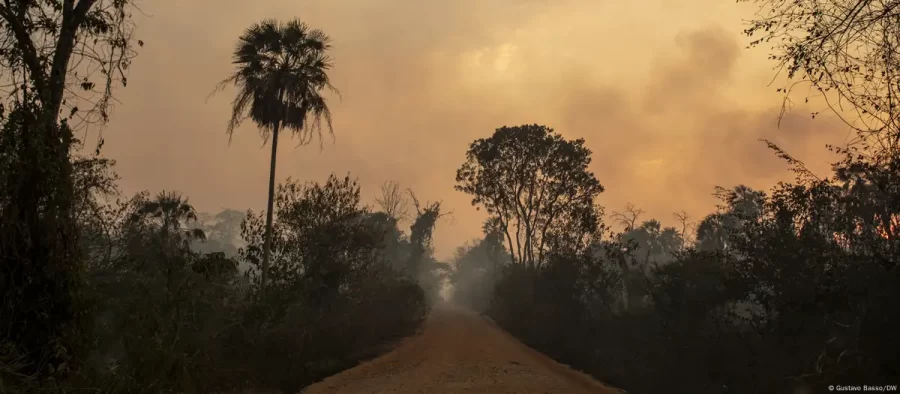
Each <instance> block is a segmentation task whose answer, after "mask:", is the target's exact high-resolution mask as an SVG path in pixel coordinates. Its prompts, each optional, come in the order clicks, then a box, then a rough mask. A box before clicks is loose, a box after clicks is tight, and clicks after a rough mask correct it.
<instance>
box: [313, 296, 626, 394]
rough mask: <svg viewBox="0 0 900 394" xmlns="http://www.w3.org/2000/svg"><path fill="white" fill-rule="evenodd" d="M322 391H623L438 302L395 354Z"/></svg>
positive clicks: (335, 379)
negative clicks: (572, 368) (422, 323)
mask: <svg viewBox="0 0 900 394" xmlns="http://www.w3.org/2000/svg"><path fill="white" fill-rule="evenodd" d="M318 393H429V394H430V393H517V394H518V393H524V394H531V393H572V394H576V393H609V394H612V393H617V391H616V390H613V389H610V388H607V387H605V386H603V385H601V384H600V383H598V382H596V381H594V380H593V379H591V378H590V377H588V376H587V375H584V374H582V373H579V372H577V371H574V370H571V369H569V368H568V367H566V366H564V365H561V364H559V363H556V362H555V361H553V360H551V359H549V358H547V357H546V356H544V355H542V354H540V353H538V352H537V351H535V350H533V349H531V348H528V347H527V346H525V345H523V344H522V343H521V342H519V341H518V340H516V339H515V338H513V337H512V336H511V335H509V334H508V333H506V332H504V331H502V330H501V329H499V328H498V327H497V326H496V325H494V324H493V323H491V322H490V321H488V320H486V319H484V318H482V317H480V316H478V315H477V314H474V313H472V312H469V311H466V310H463V309H460V308H458V307H454V306H451V305H447V304H443V305H439V306H436V307H435V308H434V309H433V310H432V313H431V316H429V318H428V320H427V321H426V323H425V326H424V328H423V330H422V332H421V333H420V334H418V335H415V336H413V337H411V338H408V339H406V340H405V341H404V342H402V343H401V344H400V345H399V346H398V347H397V348H396V349H394V350H393V351H392V352H390V353H388V354H385V355H383V356H381V357H379V358H377V359H375V360H372V361H370V362H367V363H364V364H361V365H359V366H357V367H356V368H352V369H350V370H347V371H344V372H342V373H340V374H338V375H335V376H332V377H330V378H328V379H325V380H324V381H323V382H320V383H317V384H315V385H313V386H311V387H309V388H308V389H307V390H306V391H304V394H318Z"/></svg>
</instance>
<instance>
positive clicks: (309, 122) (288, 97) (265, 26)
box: [217, 19, 337, 291]
mask: <svg viewBox="0 0 900 394" xmlns="http://www.w3.org/2000/svg"><path fill="white" fill-rule="evenodd" d="M329 41H330V39H329V38H328V36H327V35H326V34H325V33H324V32H322V31H321V30H318V29H313V30H311V29H310V28H309V27H308V26H307V25H306V24H305V23H303V22H300V21H299V20H296V19H294V20H291V21H288V22H285V23H280V22H278V21H275V20H270V19H267V20H264V21H262V22H260V23H257V24H254V25H252V26H250V28H248V29H247V31H245V32H244V34H243V35H241V37H240V39H238V43H237V47H236V48H235V50H234V60H233V61H232V63H233V64H234V65H235V71H234V73H233V74H232V75H231V76H229V77H228V78H226V79H225V80H223V81H222V82H220V83H219V86H218V88H217V91H218V90H221V89H223V88H224V87H226V86H229V85H234V86H235V87H237V89H238V92H237V95H236V96H235V98H234V101H232V104H231V121H230V122H229V123H228V131H227V132H228V136H229V142H230V141H231V136H232V135H233V133H234V129H235V128H236V127H237V126H238V125H240V124H241V123H242V122H243V121H244V120H246V119H247V118H250V119H251V120H252V121H253V122H254V123H256V125H257V126H258V127H259V130H260V136H261V137H262V138H263V141H264V142H265V141H268V139H269V137H271V138H272V158H271V163H270V166H269V198H268V205H267V209H266V239H265V245H264V247H263V263H262V278H261V279H262V280H261V282H260V291H264V290H265V288H266V277H267V275H268V270H269V251H270V249H271V246H272V210H273V209H272V205H273V200H274V197H275V159H276V154H277V151H278V133H279V131H281V130H282V129H289V130H291V132H292V134H293V135H295V136H298V137H299V138H300V145H305V144H307V143H309V142H310V141H311V140H312V139H313V137H315V136H318V137H319V140H320V143H321V137H322V120H323V119H324V121H325V125H326V127H327V130H328V132H329V133H330V134H331V135H334V130H333V129H332V127H331V112H330V111H329V109H328V105H327V104H326V100H325V98H324V97H323V92H324V91H331V92H334V93H337V89H335V88H334V87H333V86H332V85H331V82H330V81H329V78H328V73H327V72H328V70H330V69H331V58H330V57H329V56H328V55H327V53H326V52H327V51H328V49H329V48H330V47H331V46H330V45H329Z"/></svg>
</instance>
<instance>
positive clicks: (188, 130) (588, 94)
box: [104, 0, 846, 257]
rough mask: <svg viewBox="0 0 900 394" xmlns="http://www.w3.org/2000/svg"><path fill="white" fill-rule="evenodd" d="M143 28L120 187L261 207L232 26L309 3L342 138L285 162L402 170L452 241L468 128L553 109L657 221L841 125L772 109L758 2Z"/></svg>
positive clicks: (395, 4) (780, 168)
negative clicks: (232, 125)
mask: <svg viewBox="0 0 900 394" xmlns="http://www.w3.org/2000/svg"><path fill="white" fill-rule="evenodd" d="M142 9H143V11H144V14H145V15H144V16H140V17H138V20H137V22H138V26H139V28H138V29H139V30H138V34H139V38H141V39H142V40H144V41H145V42H146V45H145V46H144V48H143V49H142V50H141V52H140V55H139V57H138V58H137V60H136V61H135V63H134V65H133V66H132V68H131V71H130V75H129V84H128V87H127V88H125V89H122V90H120V91H119V93H118V98H119V100H120V101H121V103H120V104H118V105H117V106H116V108H115V111H114V112H113V120H112V122H111V123H110V124H109V125H108V127H106V129H105V130H104V137H105V139H106V144H105V146H104V154H105V155H106V156H108V157H111V158H114V159H116V160H117V161H118V167H117V169H118V172H119V174H120V175H121V177H122V181H121V185H122V188H123V190H124V191H125V192H126V193H129V194H130V193H133V192H136V191H139V190H144V189H146V190H149V191H151V192H157V191H159V190H162V189H167V190H179V191H181V192H183V193H184V194H186V195H187V196H189V197H190V200H191V202H192V203H194V205H195V207H197V209H198V210H201V211H217V210H218V209H220V207H230V208H237V209H246V208H253V209H260V208H263V207H264V206H265V198H266V184H267V179H268V178H267V177H268V159H269V150H268V149H267V148H263V147H262V146H261V140H260V139H259V137H258V134H257V131H256V129H255V126H254V125H253V124H251V123H248V124H246V125H244V126H243V127H242V128H241V129H240V130H238V131H237V132H236V134H235V137H234V140H233V142H232V144H231V145H230V146H229V145H228V137H227V136H226V134H225V126H226V122H227V120H228V116H229V112H228V110H229V102H230V99H231V94H232V93H233V92H232V91H230V90H226V91H225V92H224V93H221V94H219V95H218V96H215V97H214V98H212V99H210V100H208V101H207V100H206V99H207V96H208V94H209V93H210V92H211V91H212V90H213V88H214V87H215V85H216V83H217V82H218V81H219V80H221V79H222V78H224V77H225V76H227V75H228V73H229V72H230V70H231V64H230V55H231V50H232V48H233V45H234V42H235V40H236V38H237V37H238V36H239V35H240V34H241V33H242V31H243V30H244V29H245V28H246V27H247V26H249V25H250V24H252V23H254V22H257V21H259V20H261V19H263V18H267V17H275V18H283V19H286V18H291V17H299V18H301V19H302V20H304V21H306V22H308V23H309V24H310V25H311V26H313V27H316V28H321V29H323V30H325V31H326V32H327V33H329V34H330V35H331V36H332V38H333V44H334V50H333V57H334V59H335V63H336V67H335V69H334V71H333V73H332V80H333V82H334V84H335V85H336V86H337V87H338V88H339V89H340V90H341V93H342V95H343V99H342V100H337V99H334V100H333V101H332V102H331V106H332V111H333V114H334V119H335V121H334V127H335V134H336V138H335V142H334V143H333V144H332V143H331V140H330V139H329V140H327V141H326V144H325V146H324V149H323V150H321V151H320V150H319V148H318V144H317V143H314V144H313V145H312V146H307V147H299V148H297V147H295V145H296V144H295V143H294V144H292V143H284V144H282V146H281V147H280V148H281V149H280V150H279V157H278V179H279V180H283V179H285V178H287V177H288V176H292V177H294V178H298V179H302V180H317V181H321V180H324V179H325V178H326V177H327V175H328V174H329V173H331V172H335V173H337V174H339V175H343V174H345V173H347V172H350V173H351V174H353V175H355V176H357V177H359V180H360V183H361V184H362V187H363V193H364V195H365V197H366V198H367V199H368V200H369V201H371V199H372V197H373V196H374V194H375V193H376V191H377V188H378V185H380V184H381V183H382V182H383V181H385V180H388V179H392V180H396V181H398V182H400V183H401V185H403V186H405V187H411V188H413V189H414V190H415V191H416V193H417V195H418V196H419V198H420V199H422V200H442V201H444V206H445V207H446V208H447V209H450V210H452V211H453V215H452V217H451V218H449V219H446V220H445V221H443V222H441V223H439V225H438V229H437V231H436V233H435V246H436V251H437V253H438V255H439V256H440V257H446V256H448V255H450V254H451V253H452V252H453V250H454V248H455V247H456V246H457V245H459V244H461V243H463V242H465V241H467V240H469V239H471V238H473V237H476V236H478V234H479V230H480V227H481V226H480V225H481V221H482V220H483V217H482V216H481V213H480V212H477V211H475V209H474V208H472V207H471V206H470V205H469V198H468V197H467V196H465V195H463V194H461V193H459V192H456V191H454V190H453V185H454V175H455V170H456V168H458V166H459V165H460V164H461V163H462V161H463V160H464V154H465V150H466V148H467V145H468V144H469V143H470V142H471V141H472V140H473V139H475V138H480V137H485V136H489V135H490V134H491V133H492V132H493V130H494V129H495V128H497V127H500V126H503V125H516V124H524V123H542V124H547V125H549V126H551V127H554V128H556V129H557V131H559V132H561V133H562V134H563V135H565V136H567V137H570V138H575V137H583V138H585V139H586V140H587V145H588V146H589V147H590V148H591V149H592V150H593V151H594V164H593V168H592V169H593V170H594V171H595V172H596V174H597V177H598V178H599V179H600V181H601V182H602V183H603V185H604V186H605V187H606V189H607V192H606V193H604V194H603V196H602V199H601V202H602V204H603V205H605V206H606V207H607V209H608V210H613V209H620V208H621V207H623V206H624V205H625V204H626V203H627V202H633V203H635V204H636V205H638V206H639V207H641V208H643V209H644V210H646V211H647V214H648V217H647V218H649V217H650V216H651V215H652V216H654V217H657V218H659V219H661V220H662V221H663V222H664V223H666V222H669V223H671V222H672V220H671V219H672V213H673V212H675V211H680V210H686V211H687V212H689V213H691V214H692V215H693V216H694V217H695V218H699V217H701V216H702V215H703V214H705V213H707V212H709V211H710V210H712V209H713V205H714V204H715V199H714V198H713V197H712V196H711V192H712V191H713V187H714V186H716V185H722V186H731V185H734V184H737V183H745V184H748V185H751V186H756V187H765V188H768V187H769V186H771V185H772V184H774V182H775V181H777V180H779V179H787V178H788V177H789V174H788V173H787V172H786V171H785V166H784V165H783V164H782V163H781V162H780V161H779V160H778V159H776V158H775V157H774V156H773V155H772V154H771V153H770V152H769V151H767V150H766V149H765V147H764V146H763V145H762V144H761V143H759V142H757V141H756V140H757V139H758V138H761V137H765V138H770V139H773V140H775V141H778V142H780V143H782V144H783V145H784V147H786V148H787V149H788V150H789V152H791V153H792V154H795V155H796V156H797V157H799V158H801V159H805V160H807V161H808V162H809V163H808V164H810V167H811V168H814V169H818V170H820V171H824V170H826V169H827V168H828V167H827V163H828V160H829V157H828V156H827V155H826V153H827V152H826V151H825V150H824V144H825V143H826V142H840V141H842V139H843V137H844V135H845V133H846V127H843V126H839V125H837V124H836V122H835V121H834V120H833V119H829V118H827V117H826V118H817V119H816V120H814V121H813V120H810V119H809V116H808V112H809V111H808V110H806V109H802V108H795V110H794V111H793V112H792V113H791V116H789V117H788V119H786V122H785V123H783V124H782V126H781V128H780V129H777V128H776V122H777V114H778V108H779V106H780V104H781V101H780V98H779V96H778V94H777V93H775V91H774V90H775V87H774V86H770V87H767V86H766V85H767V84H768V83H769V81H770V80H771V78H772V76H773V71H772V67H773V64H771V63H768V62H767V60H766V57H767V52H766V51H764V50H745V49H744V46H745V44H746V42H747V39H746V38H745V37H743V36H742V35H740V31H741V29H742V27H743V25H742V22H741V20H742V18H749V17H750V16H752V11H753V6H752V5H747V4H745V3H741V4H736V3H734V2H733V1H723V0H679V1H675V0H645V1H634V2H621V1H610V0H453V1H437V0H257V1H253V2H249V1H238V0H190V1H186V0H154V1H147V2H145V4H143V5H142Z"/></svg>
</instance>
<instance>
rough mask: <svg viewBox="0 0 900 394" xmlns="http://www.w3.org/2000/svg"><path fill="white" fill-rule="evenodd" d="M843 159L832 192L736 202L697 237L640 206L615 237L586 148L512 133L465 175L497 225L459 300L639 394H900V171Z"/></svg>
mask: <svg viewBox="0 0 900 394" xmlns="http://www.w3.org/2000/svg"><path fill="white" fill-rule="evenodd" d="M844 153H845V154H846V157H845V160H844V161H842V162H839V163H837V164H836V165H835V173H834V176H833V177H832V178H829V179H807V178H804V177H801V178H798V180H797V181H796V182H794V183H782V184H779V185H777V186H776V187H774V188H773V189H772V190H771V192H770V193H768V194H767V193H764V192H762V191H757V190H752V189H750V188H747V187H745V186H738V187H735V188H733V189H720V190H719V195H720V196H721V198H722V204H721V207H720V209H719V211H718V212H716V213H713V214H711V215H709V216H707V217H705V218H703V219H702V220H701V221H700V223H699V224H698V225H697V226H696V237H693V238H692V237H690V234H691V232H692V231H688V230H686V229H688V228H691V227H692V226H691V225H690V224H688V223H686V224H685V226H683V227H682V228H681V229H676V228H673V227H662V226H661V225H660V222H658V221H656V220H652V219H650V220H643V221H642V219H641V217H640V214H641V211H640V210H639V209H637V208H635V207H633V206H630V207H628V209H627V210H625V211H624V212H614V213H612V214H610V215H606V216H607V217H608V218H610V219H612V220H615V221H618V222H620V223H621V224H623V225H624V227H625V229H624V231H621V232H612V231H609V229H608V227H606V226H605V225H604V224H603V222H602V218H603V216H602V215H601V212H602V210H601V208H600V207H598V206H597V205H596V204H595V197H596V195H597V194H599V193H600V192H601V191H602V190H603V189H602V187H600V185H599V183H598V182H597V179H596V178H595V177H594V175H593V174H592V173H591V172H589V171H588V170H587V165H588V163H589V162H590V151H588V150H587V149H586V148H584V147H583V141H582V140H575V141H570V140H565V139H563V138H562V137H560V136H559V135H558V134H556V133H554V132H553V131H552V130H550V129H548V128H545V127H543V126H536V125H532V126H522V127H513V128H501V129H498V130H497V132H496V133H495V134H494V135H493V136H492V137H490V138H487V139H482V140H478V141H476V142H475V143H473V144H472V146H471V149H470V150H469V155H468V158H469V159H468V161H467V162H466V163H465V164H464V165H463V166H462V167H461V168H460V170H459V176H458V178H457V179H458V181H459V189H461V190H463V191H465V192H467V193H470V194H472V195H473V197H474V202H475V203H476V204H478V205H480V206H483V207H484V208H485V209H486V210H487V212H488V213H489V214H490V215H491V219H490V220H489V222H488V224H487V225H486V226H485V230H486V232H485V237H484V239H482V240H480V241H478V242H477V243H475V244H473V245H470V246H468V247H464V248H461V249H460V250H459V252H458V255H457V259H456V266H457V270H456V272H455V273H454V277H453V280H454V284H455V286H454V290H455V291H454V298H455V299H456V300H458V301H460V302H462V303H465V304H467V305H469V306H471V307H473V308H476V309H478V310H481V311H483V312H484V313H486V314H487V315H489V316H491V317H493V318H494V319H495V320H496V321H497V322H498V323H499V324H500V325H501V326H502V327H504V328H506V329H507V330H509V331H510V332H511V333H513V334H514V335H516V336H518V337H519V338H521V339H522V340H523V341H524V342H525V343H527V344H528V345H531V346H533V347H535V348H537V349H539V350H541V351H542V352H545V353H547V354H548V355H551V356H553V357H555V358H556V359H558V360H560V361H562V362H565V363H568V364H570V365H572V366H574V367H577V368H579V369H583V370H585V371H586V372H589V373H591V374H593V375H594V376H596V377H598V378H600V379H601V380H603V381H606V382H608V383H610V384H613V385H615V386H618V387H621V388H624V389H626V390H628V391H629V392H635V393H660V392H680V393H760V392H765V393H779V392H793V391H791V390H793V389H795V388H806V389H813V390H814V392H825V389H826V388H827V386H829V385H841V384H844V385H852V384H856V383H849V382H860V383H859V385H862V384H871V385H876V384H893V383H892V382H893V380H894V379H896V377H897V376H900V369H898V368H900V359H898V355H900V337H898V336H897V334H896V333H897V329H898V327H900V287H898V285H900V276H898V272H897V269H896V268H895V265H896V262H897V261H898V258H900V255H898V253H900V242H898V234H897V232H898V231H900V220H898V219H900V188H898V183H897V181H898V175H900V172H898V170H900V156H897V155H892V156H890V157H889V158H887V161H885V162H874V163H873V162H871V161H869V159H865V158H860V156H859V155H858V153H857V152H856V151H846V152H844ZM796 169H797V171H798V173H800V174H801V175H808V174H807V173H806V172H805V171H804V170H803V169H802V168H796ZM682 218H684V217H683V216H682ZM505 250H508V251H510V252H509V253H505V252H504V251H505ZM541 256H543V257H541ZM863 382H869V383H863Z"/></svg>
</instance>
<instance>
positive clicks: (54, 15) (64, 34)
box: [0, 0, 143, 129]
mask: <svg viewBox="0 0 900 394" xmlns="http://www.w3.org/2000/svg"><path fill="white" fill-rule="evenodd" d="M136 9H137V8H136V5H135V4H134V2H133V1H131V0H80V1H77V2H76V1H75V0H45V1H12V0H4V1H3V2H2V3H0V23H2V28H3V30H4V33H5V34H4V36H3V37H2V38H0V73H2V74H0V77H2V78H4V79H6V80H9V81H15V82H14V83H12V84H8V85H5V86H2V87H0V94H3V95H4V99H5V101H6V103H5V105H7V106H8V105H9V104H11V103H14V102H22V101H24V100H38V101H40V102H41V103H43V104H42V105H44V106H46V110H47V112H48V113H49V114H59V115H61V116H63V117H65V118H66V119H69V120H70V124H71V125H72V126H73V127H75V128H76V129H77V128H78V127H80V126H86V125H89V124H93V123H105V122H107V121H108V120H109V110H110V109H111V107H112V105H113V103H114V100H115V99H114V98H113V93H114V91H115V88H116V85H117V84H119V83H121V84H122V85H123V86H124V85H126V84H127V81H128V79H127V70H128V68H129V66H130V65H131V61H132V60H133V59H134V57H135V56H136V55H137V52H136V47H137V46H143V41H141V40H137V39H136V38H135V35H134V32H135V25H134V22H133V20H132V12H133V11H134V10H136ZM61 109H62V111H60V110H61Z"/></svg>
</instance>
